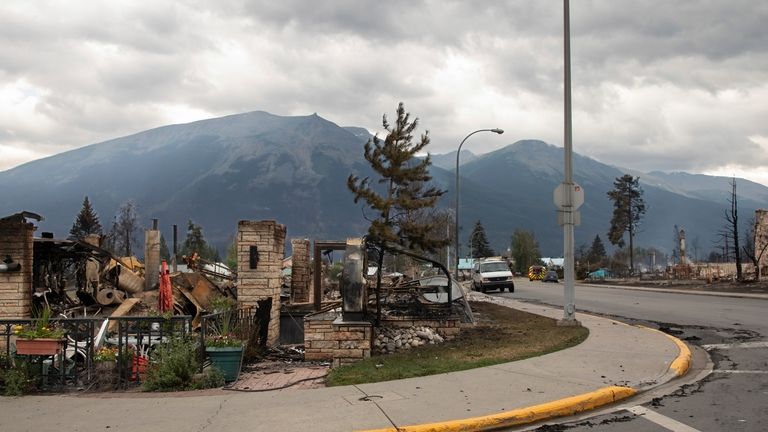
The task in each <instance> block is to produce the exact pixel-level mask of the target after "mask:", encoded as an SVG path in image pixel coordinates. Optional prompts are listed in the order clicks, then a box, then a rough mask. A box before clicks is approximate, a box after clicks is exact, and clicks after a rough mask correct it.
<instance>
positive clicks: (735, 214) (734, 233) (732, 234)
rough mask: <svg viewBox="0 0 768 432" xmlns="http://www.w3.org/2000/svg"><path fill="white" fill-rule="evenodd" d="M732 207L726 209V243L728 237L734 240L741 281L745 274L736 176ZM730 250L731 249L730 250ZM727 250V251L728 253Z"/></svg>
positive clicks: (734, 252) (732, 192) (737, 270)
mask: <svg viewBox="0 0 768 432" xmlns="http://www.w3.org/2000/svg"><path fill="white" fill-rule="evenodd" d="M728 203H729V204H730V205H731V208H730V209H727V210H725V215H724V218H725V230H726V232H727V233H728V235H727V236H726V244H727V241H728V239H731V240H732V247H733V248H732V249H731V250H733V257H734V259H736V280H738V281H741V280H742V279H743V275H742V272H741V249H740V248H739V206H738V202H737V198H736V178H735V177H734V178H733V180H731V196H730V198H728ZM728 252H730V251H728ZM728 252H727V253H728Z"/></svg>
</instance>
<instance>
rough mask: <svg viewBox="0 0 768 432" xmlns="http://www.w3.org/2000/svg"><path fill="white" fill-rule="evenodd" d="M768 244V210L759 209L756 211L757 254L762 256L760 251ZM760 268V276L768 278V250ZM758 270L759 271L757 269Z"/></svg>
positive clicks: (760, 262) (761, 259) (761, 260)
mask: <svg viewBox="0 0 768 432" xmlns="http://www.w3.org/2000/svg"><path fill="white" fill-rule="evenodd" d="M766 242H768V210H766V209H757V210H755V253H756V254H760V251H762V250H763V248H764V247H765V243H766ZM757 264H758V267H759V268H760V270H761V271H760V276H761V277H762V276H766V268H768V250H767V251H766V252H763V256H761V257H760V261H758V263H757ZM755 270H757V269H755Z"/></svg>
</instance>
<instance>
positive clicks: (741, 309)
mask: <svg viewBox="0 0 768 432" xmlns="http://www.w3.org/2000/svg"><path fill="white" fill-rule="evenodd" d="M515 286H516V289H515V292H514V293H507V292H505V293H503V294H498V293H495V294H492V295H501V296H504V297H508V296H511V297H514V298H516V299H519V300H523V301H528V302H531V303H545V304H550V305H559V306H562V304H563V284H562V282H561V283H558V284H551V283H542V282H529V281H528V280H527V279H517V280H516V281H515ZM576 310H577V318H578V313H579V312H590V313H595V314H599V315H605V316H609V317H611V318H614V319H617V320H619V321H624V322H627V323H630V324H643V325H648V326H650V327H655V328H659V329H661V330H662V331H665V332H668V333H670V334H673V335H675V336H676V337H678V338H680V339H683V340H685V341H687V342H688V343H689V344H692V345H696V346H699V347H703V348H704V349H705V350H706V352H707V353H709V356H710V358H711V360H712V362H713V364H712V365H711V366H712V373H711V374H709V375H708V376H706V377H703V376H702V377H701V378H703V379H701V380H699V381H698V382H695V383H691V384H687V385H684V386H682V387H677V386H670V387H666V388H665V389H660V390H659V391H657V392H655V393H653V394H650V395H645V397H643V398H639V400H637V401H636V402H632V403H630V404H628V405H622V406H620V407H617V408H616V410H615V411H614V412H608V413H602V414H599V415H595V416H592V417H587V418H584V417H582V418H580V419H578V420H575V421H568V422H564V423H553V422H550V423H549V424H546V425H543V426H542V425H540V426H537V427H536V428H535V430H537V431H541V432H552V431H566V430H567V431H569V432H570V431H574V432H576V431H579V432H581V431H611V432H612V431H649V432H655V431H675V432H696V431H766V430H768V313H766V312H767V310H768V300H766V299H752V298H747V299H745V298H733V297H715V296H706V295H696V294H676V293H667V292H654V291H637V290H627V289H621V288H611V287H603V286H600V287H595V286H587V285H577V286H576ZM700 358H701V359H702V360H700V361H699V363H706V356H704V355H701V356H700ZM695 363H696V362H695ZM694 366H696V364H694ZM698 367H699V368H701V367H703V365H698ZM691 378H692V377H689V378H688V381H692V379H691Z"/></svg>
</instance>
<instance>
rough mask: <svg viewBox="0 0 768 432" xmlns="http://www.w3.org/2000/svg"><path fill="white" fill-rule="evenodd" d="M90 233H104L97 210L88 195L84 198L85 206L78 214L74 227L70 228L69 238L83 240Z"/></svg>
mask: <svg viewBox="0 0 768 432" xmlns="http://www.w3.org/2000/svg"><path fill="white" fill-rule="evenodd" d="M90 234H98V235H101V234H102V228H101V222H99V216H98V215H97V214H96V211H95V210H93V207H92V206H91V202H90V201H89V200H88V196H86V197H85V199H83V207H82V208H81V209H80V213H78V214H77V217H76V218H75V222H74V223H73V224H72V229H70V230H69V238H70V239H72V240H82V239H84V238H85V237H86V236H87V235H90Z"/></svg>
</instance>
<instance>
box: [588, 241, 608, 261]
mask: <svg viewBox="0 0 768 432" xmlns="http://www.w3.org/2000/svg"><path fill="white" fill-rule="evenodd" d="M605 258H606V253H605V246H604V245H603V240H602V239H600V236H599V235H595V239H594V240H592V247H591V248H589V252H587V260H588V261H589V262H590V264H594V265H596V266H599V265H601V263H602V262H603V260H604V259H605Z"/></svg>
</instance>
